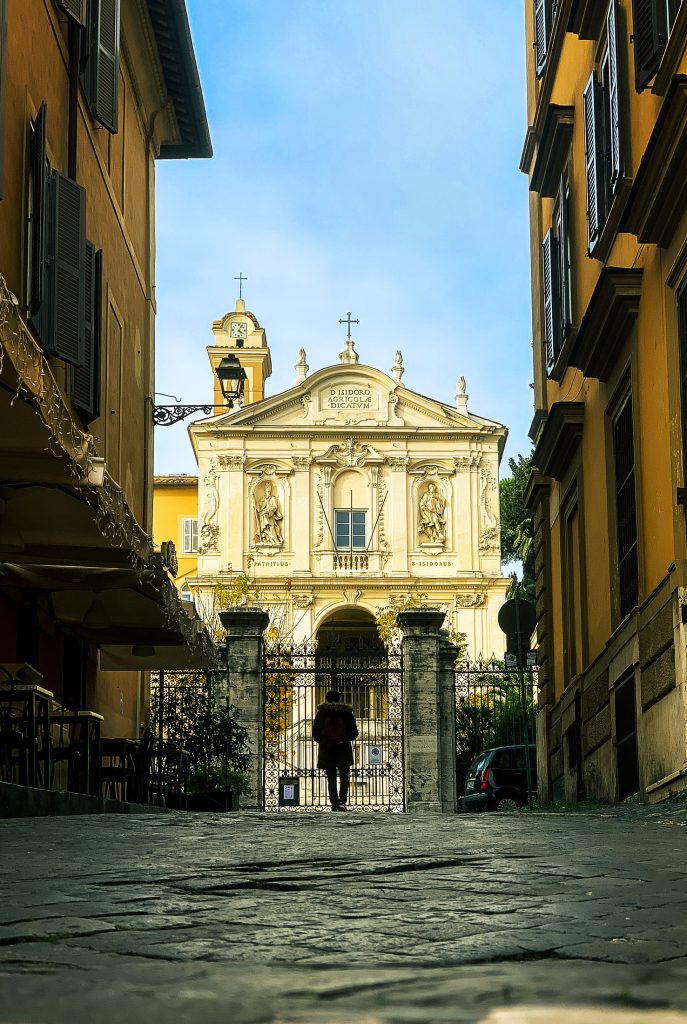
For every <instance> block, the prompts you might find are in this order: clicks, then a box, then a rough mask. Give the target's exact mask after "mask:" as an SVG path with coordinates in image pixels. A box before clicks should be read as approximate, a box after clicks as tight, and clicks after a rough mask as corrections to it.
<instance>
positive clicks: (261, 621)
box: [219, 608, 269, 810]
mask: <svg viewBox="0 0 687 1024" xmlns="http://www.w3.org/2000/svg"><path fill="white" fill-rule="evenodd" d="M219 617H220V620H221V622H222V626H223V627H224V629H225V631H226V634H227V641H226V643H227V683H228V696H229V701H230V703H232V704H233V705H234V706H235V707H236V708H237V709H238V711H239V713H240V716H241V724H242V725H243V726H245V728H246V729H247V730H248V742H249V745H250V751H251V763H250V767H249V768H248V777H249V780H250V786H251V791H250V793H249V794H247V795H246V796H242V797H241V807H242V808H248V809H251V810H262V806H263V728H262V716H263V707H262V667H263V653H264V651H263V638H262V634H263V633H264V631H265V629H266V628H267V625H268V623H269V615H268V614H267V612H265V611H263V610H262V608H229V609H227V610H226V611H223V612H220V613H219Z"/></svg>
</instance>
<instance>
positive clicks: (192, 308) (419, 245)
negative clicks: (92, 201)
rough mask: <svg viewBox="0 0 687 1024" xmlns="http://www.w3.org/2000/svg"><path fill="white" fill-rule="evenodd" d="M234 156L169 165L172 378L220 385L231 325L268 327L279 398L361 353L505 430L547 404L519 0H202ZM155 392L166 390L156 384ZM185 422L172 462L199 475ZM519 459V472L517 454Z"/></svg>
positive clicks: (206, 392)
mask: <svg viewBox="0 0 687 1024" xmlns="http://www.w3.org/2000/svg"><path fill="white" fill-rule="evenodd" d="M187 4H188V9H189V17H190V21H191V28H192V32H193V37H194V42H195V47H196V55H197V58H198V64H199V68H200V74H201V79H202V82H203V89H204V93H205V102H206V106H207V110H208V117H209V121H210V130H211V134H212V139H213V145H214V150H215V156H214V158H213V159H212V160H211V161H202V160H196V161H169V162H165V161H161V162H159V163H158V165H157V246H158V249H157V301H158V317H157V328H156V330H157V377H156V381H157V385H156V386H157V387H158V388H159V390H160V391H161V392H169V393H171V394H174V395H176V396H180V397H182V398H183V399H184V401H186V402H189V403H190V402H201V401H205V400H208V399H209V398H210V395H211V378H210V368H209V363H208V360H207V355H206V352H205V348H206V346H207V345H208V344H210V343H211V341H212V330H211V328H212V321H213V320H214V319H218V318H219V317H221V316H222V315H223V314H224V313H226V312H227V311H229V310H231V309H233V308H234V304H235V299H236V297H237V284H236V282H235V281H234V280H233V279H234V277H235V275H237V274H238V273H239V271H242V272H243V274H245V275H246V276H247V278H248V281H247V283H246V284H245V285H244V297H245V298H246V302H247V308H248V309H250V310H251V311H252V312H253V313H255V315H256V316H257V317H258V319H259V321H260V323H261V325H262V326H263V327H265V329H266V331H267V338H268V342H269V345H270V348H271V350H272V364H273V375H272V377H271V378H270V380H269V381H268V383H267V392H268V394H275V393H277V392H279V391H282V390H285V389H286V388H289V387H291V386H292V384H293V382H294V377H295V374H294V370H293V364H294V363H295V361H296V354H297V351H298V349H299V348H301V347H303V348H305V349H306V352H307V356H308V363H309V365H310V369H311V371H313V370H315V369H318V368H319V367H321V366H325V365H327V364H330V363H332V362H335V361H336V358H337V353H338V352H339V351H340V350H341V348H342V347H343V346H342V342H343V339H344V337H345V330H344V329H342V328H341V327H340V326H339V324H338V322H337V321H338V319H339V317H342V316H345V314H346V312H347V311H348V310H349V309H350V310H351V311H352V313H353V316H355V317H357V318H359V319H360V324H359V326H358V327H356V328H355V329H354V332H353V336H354V338H355V340H356V345H357V349H358V352H359V353H360V361H361V362H362V363H368V364H371V365H374V366H378V367H380V369H383V370H387V371H388V370H389V369H390V367H391V365H392V363H393V358H394V353H395V351H396V349H399V348H400V349H401V350H402V352H403V356H404V362H405V366H406V374H405V377H404V379H403V383H404V385H405V386H407V387H409V388H411V389H413V390H417V391H420V392H422V393H423V394H427V395H431V396H432V397H435V398H437V399H440V400H442V401H446V402H453V397H454V394H455V382H456V378H457V377H458V376H459V375H460V374H464V375H465V377H466V378H467V383H468V393H469V395H470V408H471V409H472V410H473V411H474V412H478V413H479V414H481V415H483V416H488V417H490V418H492V419H496V420H499V421H501V422H503V423H505V424H506V425H507V426H508V428H509V430H510V438H509V443H508V448H507V455H513V454H515V453H517V452H521V451H522V452H524V451H527V450H528V448H529V442H528V438H527V429H528V426H529V423H530V420H531V418H532V391H531V389H530V387H529V382H530V381H531V380H532V358H531V342H530V339H531V318H530V290H529V288H530V286H529V249H528V227H527V181H526V178H525V177H524V175H522V174H521V173H520V172H519V170H518V161H519V157H520V151H521V148H522V141H523V138H524V132H525V127H526V117H525V92H524V90H525V73H524V60H525V56H524V30H523V12H522V5H521V4H520V3H517V2H516V3H514V2H513V0H489V2H488V3H479V4H475V3H468V2H467V0H422V2H420V0H187ZM157 401H158V402H165V401H167V399H164V398H162V397H158V399H157ZM186 431H187V426H186V425H185V424H182V425H179V426H177V427H165V428H159V429H158V430H157V431H156V440H155V446H156V457H155V465H156V472H158V473H172V472H187V473H188V472H190V473H193V472H195V469H196V466H195V460H194V458H193V453H192V450H191V446H190V443H189V440H188V435H187V432H186ZM503 469H506V466H505V463H504V466H503Z"/></svg>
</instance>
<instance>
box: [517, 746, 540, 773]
mask: <svg viewBox="0 0 687 1024" xmlns="http://www.w3.org/2000/svg"><path fill="white" fill-rule="evenodd" d="M513 758H514V760H515V767H516V768H521V769H523V770H524V769H525V768H526V767H527V764H526V763H525V748H524V747H519V748H518V749H517V750H514V751H513ZM536 764H537V755H536V752H535V750H534V748H533V747H530V768H531V769H532V771H534V769H535V767H536Z"/></svg>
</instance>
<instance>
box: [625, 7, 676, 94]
mask: <svg viewBox="0 0 687 1024" xmlns="http://www.w3.org/2000/svg"><path fill="white" fill-rule="evenodd" d="M632 35H633V36H634V50H635V85H636V87H637V91H638V92H641V90H642V89H644V87H645V86H646V85H647V83H648V82H649V81H650V80H651V79H652V78H653V77H654V75H655V74H656V71H657V70H658V65H659V64H660V63H661V55H662V53H663V50H664V49H665V45H666V42H667V39H668V25H667V13H666V0H632Z"/></svg>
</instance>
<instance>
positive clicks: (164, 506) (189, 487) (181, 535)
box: [153, 474, 198, 597]
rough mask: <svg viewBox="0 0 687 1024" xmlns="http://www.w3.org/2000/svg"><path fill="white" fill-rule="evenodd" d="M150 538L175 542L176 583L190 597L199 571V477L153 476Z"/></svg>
mask: <svg viewBox="0 0 687 1024" xmlns="http://www.w3.org/2000/svg"><path fill="white" fill-rule="evenodd" d="M153 536H154V537H156V538H161V539H163V540H171V541H174V545H175V547H176V550H177V561H178V564H179V570H178V572H177V575H176V579H175V583H176V585H177V587H178V588H179V590H180V591H181V593H182V597H184V596H185V595H186V594H188V595H189V596H190V590H189V586H188V582H189V580H191V579H194V578H195V576H196V574H197V572H198V477H197V476H185V475H184V474H179V475H178V476H156V477H155V478H154V480H153Z"/></svg>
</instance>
